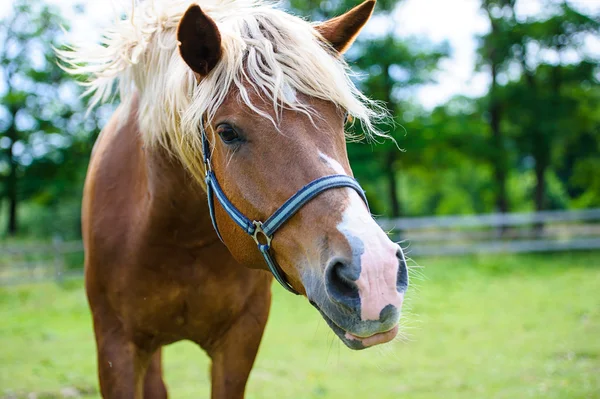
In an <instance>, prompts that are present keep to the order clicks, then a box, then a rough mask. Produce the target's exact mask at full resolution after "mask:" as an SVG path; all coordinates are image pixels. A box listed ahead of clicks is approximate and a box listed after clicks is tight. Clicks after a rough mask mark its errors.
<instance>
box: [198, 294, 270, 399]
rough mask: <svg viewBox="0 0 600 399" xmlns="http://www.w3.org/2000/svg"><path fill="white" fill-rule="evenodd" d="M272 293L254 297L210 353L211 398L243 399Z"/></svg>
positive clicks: (265, 321)
mask: <svg viewBox="0 0 600 399" xmlns="http://www.w3.org/2000/svg"><path fill="white" fill-rule="evenodd" d="M270 304H271V293H270V290H268V289H267V290H266V292H265V294H264V295H262V296H261V297H260V298H253V299H252V300H251V304H250V305H249V306H248V308H247V309H246V311H245V312H244V313H243V314H242V315H241V316H240V317H239V318H238V319H237V320H236V322H235V323H234V324H233V325H232V326H231V327H230V328H229V330H228V331H227V333H225V335H224V336H223V337H221V339H220V340H219V341H218V342H217V345H215V347H214V348H213V349H212V350H210V351H208V354H209V356H210V357H211V358H212V369H211V380H212V395H211V398H212V399H241V398H243V397H244V391H245V389H246V382H247V381H248V376H249V375H250V370H251V369H252V366H253V364H254V360H255V358H256V353H257V352H258V347H259V344H260V340H261V338H262V335H263V332H264V329H265V325H266V323H267V318H268V316H269V307H270Z"/></svg>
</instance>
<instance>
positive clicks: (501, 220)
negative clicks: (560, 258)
mask: <svg viewBox="0 0 600 399" xmlns="http://www.w3.org/2000/svg"><path fill="white" fill-rule="evenodd" d="M379 223H380V225H381V227H382V228H383V229H384V230H386V231H388V232H390V234H391V235H392V236H393V237H394V238H395V239H396V240H398V241H401V242H402V246H403V247H404V248H408V249H407V252H409V253H410V256H413V257H414V256H417V255H462V254H470V253H516V252H544V251H569V250H582V249H600V209H586V210H579V211H545V212H537V213H506V214H502V213H495V214H487V215H469V216H438V217H420V218H401V219H385V220H383V219H382V220H380V221H379Z"/></svg>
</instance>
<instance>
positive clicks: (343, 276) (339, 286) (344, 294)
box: [326, 258, 360, 304]
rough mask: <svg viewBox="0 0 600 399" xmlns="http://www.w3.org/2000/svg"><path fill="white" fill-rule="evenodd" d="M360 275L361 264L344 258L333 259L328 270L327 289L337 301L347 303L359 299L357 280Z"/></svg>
mask: <svg viewBox="0 0 600 399" xmlns="http://www.w3.org/2000/svg"><path fill="white" fill-rule="evenodd" d="M359 275H360V266H354V265H352V263H350V262H348V261H345V260H343V259H339V258H337V259H333V260H332V261H331V262H329V266H328V267H327V271H326V284H327V291H328V292H329V294H330V295H331V297H332V299H334V300H335V301H336V302H341V303H346V304H349V303H348V302H349V301H351V300H353V299H359V294H358V287H357V286H356V280H358V277H359Z"/></svg>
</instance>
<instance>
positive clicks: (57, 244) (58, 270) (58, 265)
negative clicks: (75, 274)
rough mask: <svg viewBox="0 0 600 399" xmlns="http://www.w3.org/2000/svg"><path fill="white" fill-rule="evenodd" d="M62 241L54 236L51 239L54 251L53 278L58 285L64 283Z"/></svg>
mask: <svg viewBox="0 0 600 399" xmlns="http://www.w3.org/2000/svg"><path fill="white" fill-rule="evenodd" d="M62 244H63V240H62V238H61V237H60V236H58V235H56V236H54V237H53V238H52V247H53V250H54V277H55V279H56V282H57V283H58V284H62V282H63V281H64V269H65V257H64V253H63V245H62Z"/></svg>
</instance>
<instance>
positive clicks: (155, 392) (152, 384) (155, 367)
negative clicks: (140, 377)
mask: <svg viewBox="0 0 600 399" xmlns="http://www.w3.org/2000/svg"><path fill="white" fill-rule="evenodd" d="M161 362H162V350H161V349H158V350H157V351H156V352H155V353H154V355H152V360H151V362H150V366H149V367H148V370H147V371H146V379H145V380H144V399H166V398H167V387H166V386H165V383H164V381H163V376H162V364H161Z"/></svg>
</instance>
